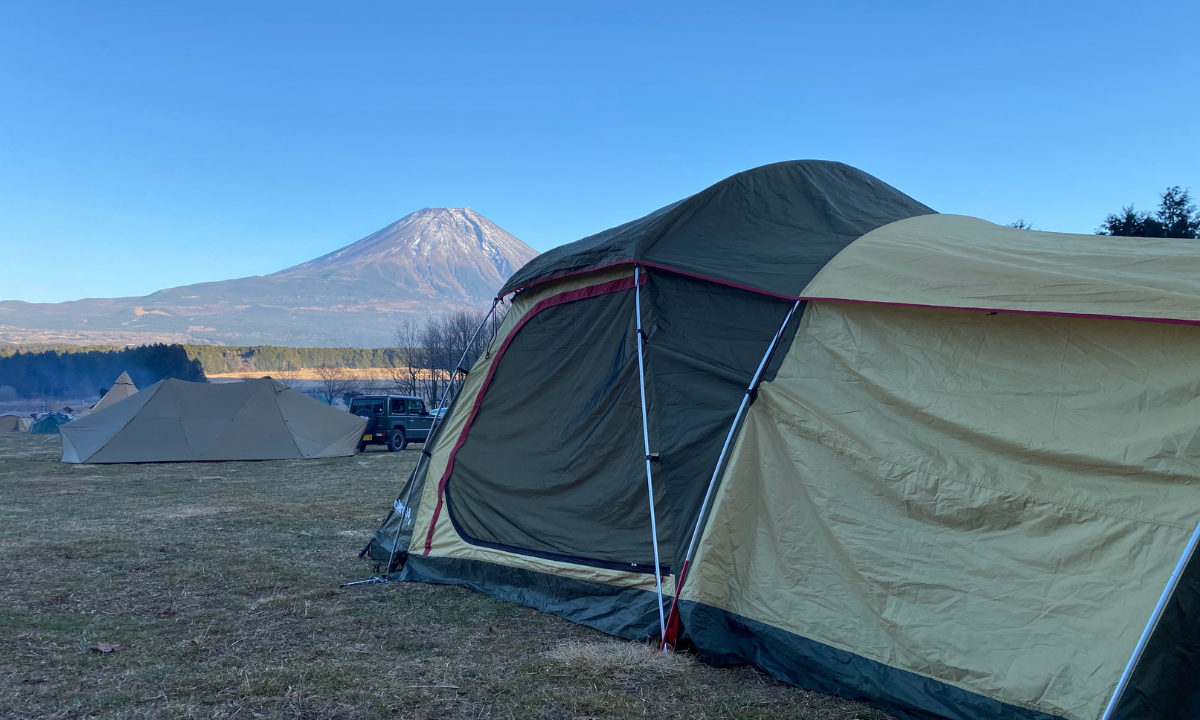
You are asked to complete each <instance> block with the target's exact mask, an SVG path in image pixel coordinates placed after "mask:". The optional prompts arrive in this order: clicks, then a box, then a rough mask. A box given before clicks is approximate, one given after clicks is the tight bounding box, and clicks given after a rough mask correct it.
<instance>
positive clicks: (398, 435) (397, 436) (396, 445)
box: [387, 428, 408, 452]
mask: <svg viewBox="0 0 1200 720" xmlns="http://www.w3.org/2000/svg"><path fill="white" fill-rule="evenodd" d="M387 445H388V450H391V451H392V452H400V451H401V450H403V449H404V448H406V447H408V437H407V436H406V435H405V434H404V431H403V430H401V429H399V428H397V429H395V430H393V431H392V434H391V435H388V443H387Z"/></svg>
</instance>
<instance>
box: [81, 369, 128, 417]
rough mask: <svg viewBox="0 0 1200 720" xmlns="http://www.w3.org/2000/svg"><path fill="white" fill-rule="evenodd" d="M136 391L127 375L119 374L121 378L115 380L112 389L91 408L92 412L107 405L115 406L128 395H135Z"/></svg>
mask: <svg viewBox="0 0 1200 720" xmlns="http://www.w3.org/2000/svg"><path fill="white" fill-rule="evenodd" d="M137 391H138V389H137V387H136V386H134V384H133V380H132V379H131V378H130V377H129V373H127V372H123V373H121V377H119V378H117V381H116V382H115V383H113V386H112V389H111V390H109V391H108V392H106V393H104V397H102V398H100V402H98V403H96V404H95V405H94V406H93V407H92V412H96V411H97V410H103V409H104V408H106V407H108V406H109V405H116V404H117V403H118V402H120V401H122V400H124V399H125V398H127V397H129V396H130V395H134V394H136V393H137Z"/></svg>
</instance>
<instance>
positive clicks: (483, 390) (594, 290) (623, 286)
mask: <svg viewBox="0 0 1200 720" xmlns="http://www.w3.org/2000/svg"><path fill="white" fill-rule="evenodd" d="M638 284H639V285H645V284H646V275H645V274H642V276H641V277H640V278H639V279H638ZM633 287H634V279H633V276H632V275H631V276H629V277H627V278H620V279H618V280H610V281H609V282H606V283H601V284H599V285H590V286H588V287H585V288H580V289H578V290H571V291H569V292H564V293H559V294H558V295H552V296H551V297H548V298H546V299H545V300H542V301H540V302H538V303H537V304H536V305H534V306H533V307H532V308H531V309H530V310H529V312H528V313H526V314H525V317H523V318H521V320H520V321H519V322H518V323H517V325H516V327H514V328H513V329H512V332H510V333H509V334H508V337H506V338H504V342H503V343H501V344H500V348H499V349H498V350H496V359H495V360H493V361H492V366H491V367H490V368H488V374H487V377H485V378H484V379H483V386H482V387H480V388H479V394H478V395H476V396H475V403H474V404H473V405H472V406H471V414H470V416H468V417H467V424H466V425H464V426H463V429H462V432H461V433H460V434H459V436H458V441H457V442H455V443H454V447H453V448H452V449H451V450H450V458H449V459H448V460H447V461H446V471H445V472H444V473H442V479H441V480H439V481H438V499H437V505H436V506H435V507H434V508H433V517H432V518H431V519H430V520H429V532H428V533H427V534H426V535H425V552H424V554H425V555H428V554H429V551H430V550H431V549H432V547H433V529H434V527H435V526H436V525H437V520H438V516H439V515H441V512H442V500H443V498H444V497H445V491H446V483H447V482H448V481H449V480H450V474H451V473H452V472H454V457H455V456H456V455H457V454H458V451H459V450H460V449H461V448H462V446H463V443H465V442H466V441H467V433H468V432H469V431H470V429H471V423H473V422H475V416H476V415H478V414H479V406H480V404H482V403H483V396H484V395H486V394H487V389H488V386H489V385H491V383H492V377H493V376H494V375H495V374H496V368H498V367H500V360H501V359H503V357H504V353H505V351H506V350H508V345H509V343H511V342H512V339H513V338H515V337H516V336H517V333H519V332H520V331H521V328H522V327H524V326H525V323H527V322H529V321H530V320H532V319H533V317H534V316H535V315H537V314H538V313H540V312H542V311H543V310H546V309H549V308H552V307H554V306H555V305H562V304H564V303H569V302H574V301H576V300H587V299H589V298H594V297H599V296H601V295H607V294H609V293H614V292H621V291H622V290H632V289H633Z"/></svg>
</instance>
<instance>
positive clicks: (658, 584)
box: [633, 265, 667, 651]
mask: <svg viewBox="0 0 1200 720" xmlns="http://www.w3.org/2000/svg"><path fill="white" fill-rule="evenodd" d="M640 280H641V268H640V267H638V266H637V265H634V266H633V293H634V305H635V308H636V314H637V350H638V384H639V386H640V388H641V391H642V443H643V445H644V446H645V448H646V489H647V491H648V492H649V494H650V537H651V540H652V541H653V543H654V586H655V588H657V589H658V631H659V635H658V639H659V643H660V644H661V647H662V649H663V650H664V651H665V650H666V649H667V646H666V638H667V621H666V620H665V619H664V618H663V595H662V566H661V565H660V564H659V562H658V524H657V522H656V520H655V518H654V473H653V471H652V469H651V467H650V463H651V454H650V427H649V425H648V423H647V422H646V368H645V364H644V362H643V361H642V343H643V342H645V339H646V334H645V333H643V332H642V285H641V282H640Z"/></svg>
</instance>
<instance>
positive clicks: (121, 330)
mask: <svg viewBox="0 0 1200 720" xmlns="http://www.w3.org/2000/svg"><path fill="white" fill-rule="evenodd" d="M535 255H537V253H536V252H535V251H534V250H533V249H532V248H530V247H529V246H528V245H526V244H525V243H523V242H521V241H520V240H518V239H517V238H515V237H513V236H512V235H510V234H509V233H507V232H505V231H504V230H503V229H502V228H500V227H499V226H498V225H496V224H495V223H493V222H492V221H490V220H488V219H487V218H485V217H483V216H482V215H480V214H479V213H477V212H475V211H474V210H471V209H470V208H425V209H423V210H418V211H417V212H415V213H412V214H411V215H408V216H407V217H405V218H403V219H401V220H399V221H398V222H395V223H393V224H391V225H389V226H387V227H385V228H383V229H382V230H380V231H379V232H376V233H374V234H372V235H369V236H367V237H365V238H363V239H362V240H359V241H358V242H356V243H353V244H351V245H347V246H346V247H344V248H342V249H340V250H336V251H334V252H331V253H329V254H328V255H323V256H321V257H319V258H316V259H315V260H310V261H308V262H305V263H301V264H299V265H295V266H293V267H290V268H287V269H285V270H281V271H279V272H276V273H273V274H271V275H265V276H254V277H247V278H240V279H237V280H224V281H220V282H209V283H199V284H196V285H186V286H183V287H177V288H170V289H168V290H160V291H158V292H156V293H153V294H151V295H147V296H146V297H140V298H114V299H87V300H78V301H75V302H65V303H41V304H34V303H25V302H20V301H7V302H0V341H8V342H74V343H144V342H210V343H225V344H229V345H264V344H275V345H294V346H305V345H307V346H357V347H380V346H385V345H390V344H391V343H392V338H393V335H394V333H395V330H396V326H397V325H398V324H399V323H400V322H401V321H402V320H404V319H406V318H412V319H415V320H418V321H420V320H423V319H424V318H426V317H428V316H430V315H432V314H438V313H443V312H448V311H453V310H460V309H485V308H487V307H488V305H490V303H491V300H492V298H493V297H494V296H495V293H496V290H498V289H499V288H500V286H501V285H503V284H504V281H505V280H507V279H508V277H509V276H510V275H512V273H513V272H514V271H515V270H516V269H517V268H519V267H521V266H522V265H523V264H525V263H526V262H528V261H529V260H530V259H531V258H533V257H534V256H535Z"/></svg>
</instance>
